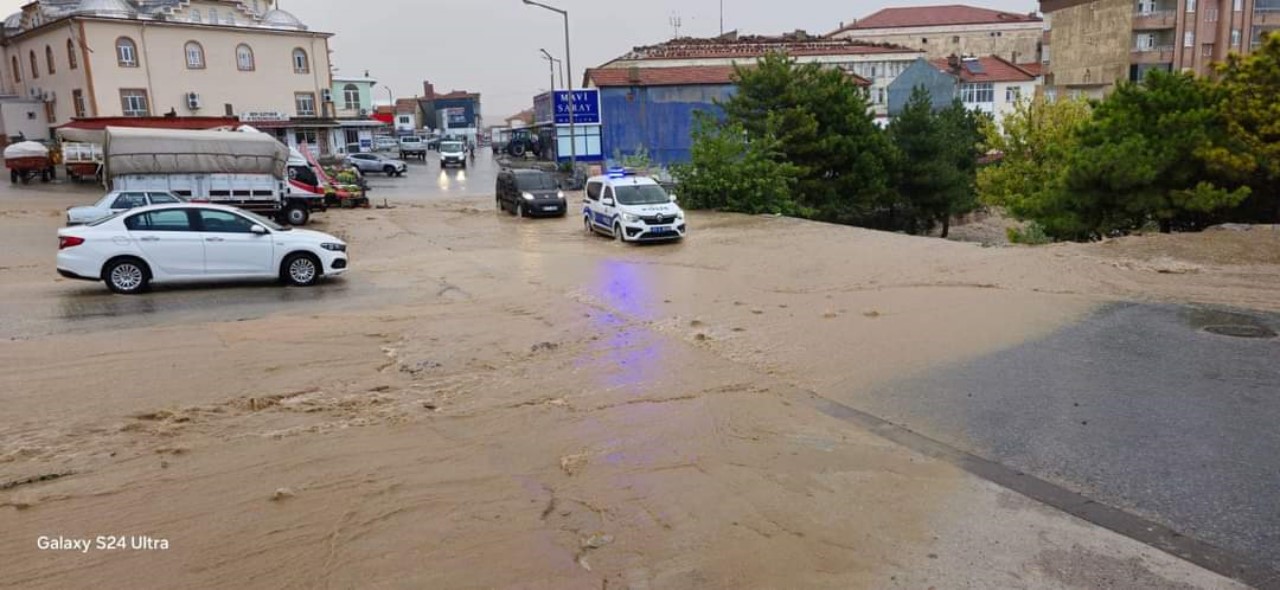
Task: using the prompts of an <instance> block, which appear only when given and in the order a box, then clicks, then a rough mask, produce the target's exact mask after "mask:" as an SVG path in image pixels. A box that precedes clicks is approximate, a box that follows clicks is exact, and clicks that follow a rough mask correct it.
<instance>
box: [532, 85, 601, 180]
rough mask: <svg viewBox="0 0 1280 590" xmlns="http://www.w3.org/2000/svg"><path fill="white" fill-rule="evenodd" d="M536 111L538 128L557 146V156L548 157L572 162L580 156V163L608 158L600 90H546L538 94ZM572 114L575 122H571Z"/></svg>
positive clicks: (535, 122) (534, 104)
mask: <svg viewBox="0 0 1280 590" xmlns="http://www.w3.org/2000/svg"><path fill="white" fill-rule="evenodd" d="M533 113H534V128H536V129H537V130H538V134H539V135H540V136H542V137H544V138H546V139H548V140H549V141H550V145H552V146H554V150H553V154H554V155H553V156H549V155H548V154H547V153H544V154H543V156H544V158H550V157H554V158H555V159H556V161H559V162H568V161H569V159H570V157H571V156H576V158H577V160H578V161H579V162H602V161H604V153H603V151H602V149H601V141H600V139H601V137H600V128H601V119H600V92H599V91H598V90H594V89H592V90H574V91H573V92H569V91H567V90H557V91H555V92H554V93H551V92H544V93H542V94H539V95H538V96H536V97H534V99H533ZM570 116H572V117H573V123H574V124H573V125H569V120H570V119H569V118H570ZM575 152H576V153H575Z"/></svg>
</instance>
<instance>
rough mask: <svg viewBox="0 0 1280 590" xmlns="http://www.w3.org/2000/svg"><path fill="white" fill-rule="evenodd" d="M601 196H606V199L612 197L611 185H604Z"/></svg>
mask: <svg viewBox="0 0 1280 590" xmlns="http://www.w3.org/2000/svg"><path fill="white" fill-rule="evenodd" d="M601 196H603V197H604V198H606V199H612V198H613V187H611V186H606V187H604V194H603V195H601Z"/></svg>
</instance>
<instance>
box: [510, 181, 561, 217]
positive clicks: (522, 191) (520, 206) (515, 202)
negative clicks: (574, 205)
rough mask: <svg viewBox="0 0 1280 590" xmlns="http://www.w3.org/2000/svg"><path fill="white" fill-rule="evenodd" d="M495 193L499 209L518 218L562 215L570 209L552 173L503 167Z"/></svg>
mask: <svg viewBox="0 0 1280 590" xmlns="http://www.w3.org/2000/svg"><path fill="white" fill-rule="evenodd" d="M495 193H496V194H497V204H498V210H500V211H506V212H508V213H512V214H514V215H519V216H520V217H539V216H555V217H564V215H565V213H566V212H568V210H569V208H568V206H567V205H566V204H565V199H564V192H563V191H561V190H560V187H559V186H557V184H556V178H555V176H552V175H551V174H550V173H547V172H543V171H541V170H511V169H507V170H503V171H501V172H499V173H498V182H497V187H496V189H495Z"/></svg>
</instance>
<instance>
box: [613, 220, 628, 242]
mask: <svg viewBox="0 0 1280 590" xmlns="http://www.w3.org/2000/svg"><path fill="white" fill-rule="evenodd" d="M613 239H615V240H618V241H619V242H625V241H626V238H624V237H623V234H622V224H621V223H618V222H616V221H615V222H613Z"/></svg>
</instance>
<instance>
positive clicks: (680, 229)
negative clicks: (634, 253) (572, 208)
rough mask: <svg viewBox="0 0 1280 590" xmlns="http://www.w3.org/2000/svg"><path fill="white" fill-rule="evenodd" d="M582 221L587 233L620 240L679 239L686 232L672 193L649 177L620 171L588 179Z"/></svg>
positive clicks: (682, 216)
mask: <svg viewBox="0 0 1280 590" xmlns="http://www.w3.org/2000/svg"><path fill="white" fill-rule="evenodd" d="M582 223H583V225H584V226H585V227H586V229H587V231H588V232H594V233H600V234H604V235H607V236H610V237H612V238H614V239H616V240H620V241H623V242H648V241H658V240H679V239H681V238H683V237H684V236H685V231H686V225H685V219H684V210H682V209H681V208H680V207H679V206H678V205H676V197H675V195H671V194H668V193H667V191H666V189H664V188H662V185H660V184H658V182H657V181H655V180H654V179H652V178H648V177H644V176H635V175H634V174H632V173H630V172H629V171H621V170H612V171H610V173H609V174H608V175H605V176H594V177H592V178H590V179H588V180H587V196H586V199H584V200H583V208H582Z"/></svg>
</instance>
